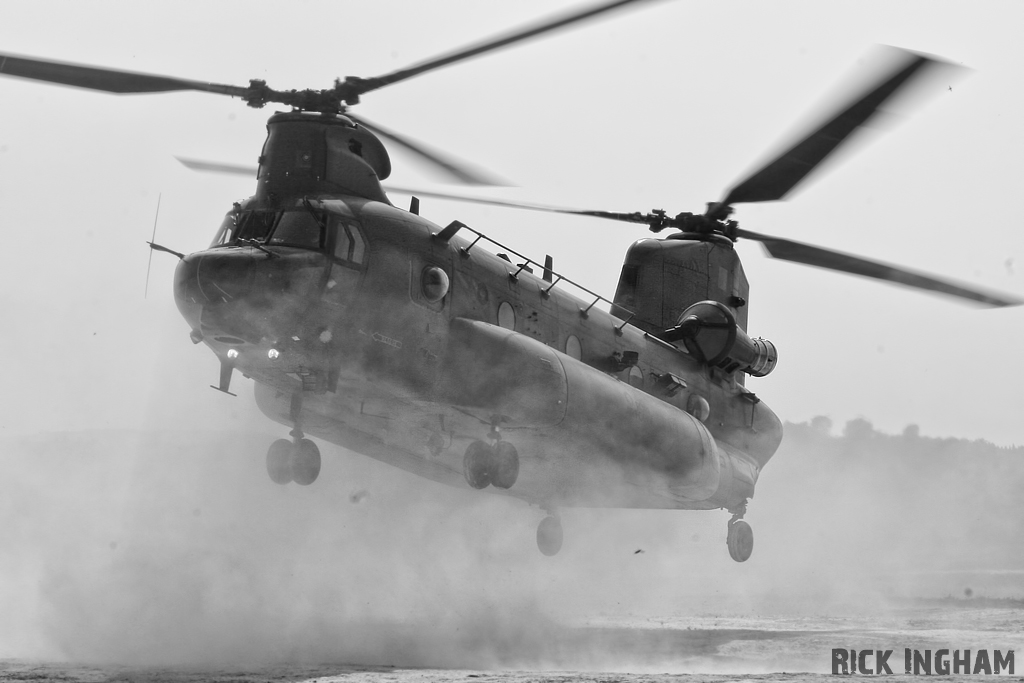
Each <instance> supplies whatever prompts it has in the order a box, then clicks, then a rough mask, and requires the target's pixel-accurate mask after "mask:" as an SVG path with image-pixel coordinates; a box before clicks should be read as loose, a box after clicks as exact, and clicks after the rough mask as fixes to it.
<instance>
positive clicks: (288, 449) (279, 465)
mask: <svg viewBox="0 0 1024 683" xmlns="http://www.w3.org/2000/svg"><path fill="white" fill-rule="evenodd" d="M267 474H269V475H270V480H271V481H273V482H274V483H275V484H287V483H288V482H290V481H291V480H292V442H291V441H289V440H287V439H278V440H277V441H275V442H274V443H272V444H270V449H269V450H268V451H267Z"/></svg>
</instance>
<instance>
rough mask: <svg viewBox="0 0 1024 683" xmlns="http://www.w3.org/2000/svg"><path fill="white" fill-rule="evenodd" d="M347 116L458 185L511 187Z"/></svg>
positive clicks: (406, 138)
mask: <svg viewBox="0 0 1024 683" xmlns="http://www.w3.org/2000/svg"><path fill="white" fill-rule="evenodd" d="M345 116H347V117H348V118H350V119H352V120H353V121H355V122H356V123H358V124H359V125H360V126H363V127H364V128H366V129H367V130H369V131H370V132H371V133H373V134H374V135H376V136H377V137H381V138H384V139H386V140H390V141H391V142H393V143H395V144H396V145H399V146H400V147H403V148H404V149H407V150H408V151H410V152H412V153H413V154H415V155H416V156H418V157H419V158H420V159H423V160H424V161H426V162H427V163H429V164H430V165H431V166H432V167H433V168H434V169H436V170H438V171H440V172H441V173H442V174H443V175H444V176H445V177H447V178H449V179H452V180H454V181H455V182H457V183H462V184H464V185H503V186H507V185H509V183H508V182H507V181H505V180H502V179H501V178H499V177H497V176H495V175H492V174H490V173H487V172H486V171H483V170H481V169H479V168H474V167H473V166H472V165H471V164H469V163H468V162H465V161H460V160H458V159H456V158H455V157H453V156H451V155H448V154H443V153H442V152H439V151H437V150H436V149H431V148H430V147H428V146H427V145H425V144H423V143H422V142H418V141H416V140H413V139H412V138H409V137H406V136H404V135H399V134H398V133H395V132H394V131H390V130H388V129H387V128H382V127H381V126H379V125H377V124H376V123H372V122H370V121H367V120H366V119H365V118H363V117H362V116H358V117H357V116H354V115H353V114H352V112H346V113H345Z"/></svg>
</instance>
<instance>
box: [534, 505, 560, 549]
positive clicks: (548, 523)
mask: <svg viewBox="0 0 1024 683" xmlns="http://www.w3.org/2000/svg"><path fill="white" fill-rule="evenodd" d="M537 547H538V548H539V549H540V551H541V553H543V554H545V555H547V556H548V557H551V556H552V555H557V554H558V551H559V550H561V549H562V520H560V519H558V517H555V516H554V515H550V516H548V517H545V518H544V519H542V520H541V521H540V524H539V525H538V526H537Z"/></svg>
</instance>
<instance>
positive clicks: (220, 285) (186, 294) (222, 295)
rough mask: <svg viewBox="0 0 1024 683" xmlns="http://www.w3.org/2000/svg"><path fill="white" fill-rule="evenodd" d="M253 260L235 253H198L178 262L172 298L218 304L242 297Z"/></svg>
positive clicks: (247, 289)
mask: <svg viewBox="0 0 1024 683" xmlns="http://www.w3.org/2000/svg"><path fill="white" fill-rule="evenodd" d="M254 271H255V259H254V258H253V256H252V255H250V254H246V253H239V252H228V251H222V252H213V253H211V252H200V253H196V254H189V255H188V256H186V257H185V258H184V259H182V260H181V261H179V262H178V268H177V269H176V270H175V273H174V288H175V294H176V298H177V299H178V300H179V301H182V302H183V303H188V304H198V305H203V304H219V303H227V302H230V301H235V300H237V299H241V298H244V297H245V296H246V295H247V294H248V293H249V292H250V291H251V290H252V285H253V279H254Z"/></svg>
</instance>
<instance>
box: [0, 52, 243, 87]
mask: <svg viewBox="0 0 1024 683" xmlns="http://www.w3.org/2000/svg"><path fill="white" fill-rule="evenodd" d="M0 74H5V75H7V76H17V77H19V78H30V79H32V80H36V81H46V82H48V83H57V84H60V85H71V86H74V87H76V88H87V89H89V90H102V91H103V92H109V93H115V94H118V95H126V94H133V93H154V92H174V91H179V90H198V91H201V92H212V93H217V94H220V95H231V96H232V97H244V96H245V95H246V93H247V92H248V91H249V89H248V88H244V87H241V86H237V85H221V84H219V83H203V82H202V81H189V80H186V79H183V78H171V77H169V76H154V75H151V74H140V73H134V72H132V71H117V70H115V69H100V68H97V67H94V66H82V65H80V64H69V63H65V62H52V61H47V60H42V59H32V58H29V57H19V56H17V55H4V54H0Z"/></svg>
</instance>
